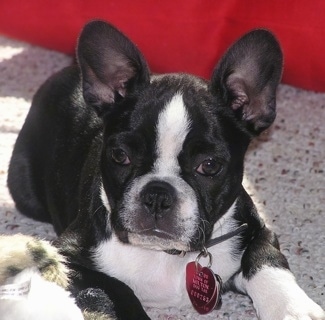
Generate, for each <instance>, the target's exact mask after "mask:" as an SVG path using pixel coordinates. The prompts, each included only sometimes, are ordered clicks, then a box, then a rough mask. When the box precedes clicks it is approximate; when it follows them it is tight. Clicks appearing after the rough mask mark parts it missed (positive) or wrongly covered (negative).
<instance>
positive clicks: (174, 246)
mask: <svg viewBox="0 0 325 320" xmlns="http://www.w3.org/2000/svg"><path fill="white" fill-rule="evenodd" d="M116 234H117V236H118V237H119V239H120V240H121V241H122V242H127V243H130V244H132V245H134V246H137V247H141V248H144V249H149V250H158V251H166V250H179V251H190V245H189V243H188V242H182V241H180V240H175V239H174V238H173V237H172V235H170V234H168V233H166V232H164V231H161V230H156V229H154V230H150V232H141V233H134V232H128V231H120V232H117V233H116Z"/></svg>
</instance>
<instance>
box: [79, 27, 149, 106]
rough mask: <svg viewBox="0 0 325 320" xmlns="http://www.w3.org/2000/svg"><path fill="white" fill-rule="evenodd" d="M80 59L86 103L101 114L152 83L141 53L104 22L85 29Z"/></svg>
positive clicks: (82, 35) (81, 37) (82, 36)
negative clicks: (107, 106) (108, 106)
mask: <svg viewBox="0 0 325 320" xmlns="http://www.w3.org/2000/svg"><path fill="white" fill-rule="evenodd" d="M77 58H78V63H79V66H80V68H81V74H82V85H83V95H84V99H85V101H86V102H87V103H88V104H90V105H92V106H94V107H96V109H99V111H102V110H101V109H102V107H103V105H110V104H113V103H114V102H116V100H117V99H119V98H124V97H125V96H126V95H127V94H128V93H129V92H131V91H132V90H135V89H136V88H139V87H141V86H143V85H146V84H147V83H149V68H148V66H147V63H146V61H145V59H144V57H143V56H142V54H141V53H140V51H139V50H138V49H137V47H136V46H135V45H134V44H133V43H132V42H131V41H130V40H129V39H128V38H127V37H126V36H125V35H123V34H122V33H121V32H120V31H118V30H117V29H116V28H115V27H113V26H111V25H109V24H107V23H106V22H104V21H92V22H90V23H88V24H87V25H86V26H85V27H84V29H83V30H82V32H81V35H80V38H79V42H78V47H77Z"/></svg>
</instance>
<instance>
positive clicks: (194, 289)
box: [186, 261, 221, 314]
mask: <svg viewBox="0 0 325 320" xmlns="http://www.w3.org/2000/svg"><path fill="white" fill-rule="evenodd" d="M220 289H221V284H220V282H219V280H218V279H217V277H216V276H215V274H214V273H213V271H212V270H211V269H210V268H208V267H202V266H201V265H200V264H199V263H198V262H195V261H192V262H190V263H188V264H187V266H186V290H187V293H188V296H189V298H190V300H191V303H192V305H193V307H194V308H195V310H196V311H197V312H198V313H200V314H207V313H209V312H211V311H212V310H213V309H214V308H215V307H216V305H217V303H218V301H219V296H220V291H221V290H220Z"/></svg>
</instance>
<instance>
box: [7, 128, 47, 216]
mask: <svg viewBox="0 0 325 320" xmlns="http://www.w3.org/2000/svg"><path fill="white" fill-rule="evenodd" d="M26 126H27V124H26V123H25V125H24V127H23V128H22V130H21V133H20V135H19V136H18V138H17V141H16V144H15V147H14V150H13V153H12V156H11V160H10V164H9V168H8V180H7V184H8V188H9V191H10V194H11V196H12V198H13V199H14V201H15V204H16V207H17V209H18V210H19V211H20V212H21V213H22V214H24V215H26V216H27V217H30V218H33V219H35V220H39V221H43V222H50V221H51V219H50V215H49V213H48V211H47V210H46V208H45V207H44V205H43V204H42V201H41V196H40V190H39V189H40V188H39V187H38V186H37V182H36V180H37V179H36V176H37V171H39V168H38V167H37V166H36V167H35V164H33V163H34V162H35V161H32V159H31V151H30V150H29V144H30V143H31V142H30V140H32V139H31V135H30V133H29V130H28V128H26Z"/></svg>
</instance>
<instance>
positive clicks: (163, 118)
mask: <svg viewBox="0 0 325 320" xmlns="http://www.w3.org/2000/svg"><path fill="white" fill-rule="evenodd" d="M190 125H191V121H190V119H189V115H188V113H187V110H186V107H185V105H184V101H183V97H182V95H181V94H180V93H177V94H175V96H174V97H173V98H172V99H171V101H170V102H169V103H168V104H167V105H166V107H165V109H164V110H163V111H162V113H161V114H160V115H159V118H158V122H157V144H156V147H157V155H158V157H157V161H156V163H155V165H154V172H155V173H159V174H160V175H165V174H166V175H171V174H177V173H179V165H178V159H177V157H178V155H179V153H180V152H181V150H182V146H183V143H184V140H185V138H186V136H187V134H188V132H189V130H190Z"/></svg>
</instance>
